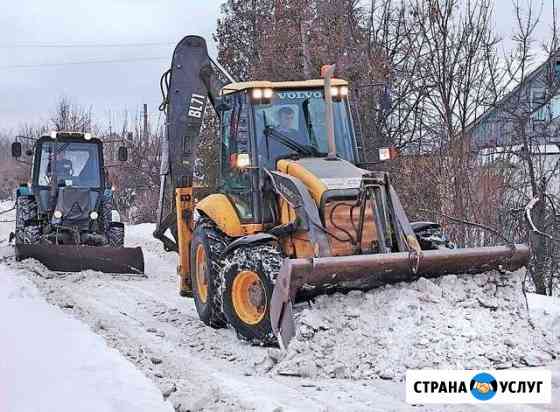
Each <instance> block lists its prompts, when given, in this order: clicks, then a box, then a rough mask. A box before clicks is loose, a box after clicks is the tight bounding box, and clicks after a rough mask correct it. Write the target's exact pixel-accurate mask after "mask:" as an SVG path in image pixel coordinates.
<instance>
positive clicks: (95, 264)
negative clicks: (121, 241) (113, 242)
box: [16, 244, 144, 275]
mask: <svg viewBox="0 0 560 412" xmlns="http://www.w3.org/2000/svg"><path fill="white" fill-rule="evenodd" d="M27 258H33V259H37V260H38V261H39V262H41V263H42V264H43V265H45V266H46V267H47V268H48V269H50V270H53V271H56V272H81V271H82V270H96V271H100V272H104V273H122V274H124V273H126V274H134V275H143V274H144V255H143V253H142V249H141V248H139V247H136V248H129V247H121V248H113V247H103V246H84V245H41V244H37V245H25V244H22V245H16V259H17V260H23V259H27Z"/></svg>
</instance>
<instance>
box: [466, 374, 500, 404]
mask: <svg viewBox="0 0 560 412" xmlns="http://www.w3.org/2000/svg"><path fill="white" fill-rule="evenodd" d="M470 389H471V394H472V396H474V397H475V398H476V399H478V400H479V401H487V400H489V399H492V398H493V397H494V395H496V392H497V391H498V382H497V381H496V378H494V377H493V376H492V375H490V374H489V373H486V372H483V373H479V374H477V375H475V376H474V377H473V378H472V379H471V384H470Z"/></svg>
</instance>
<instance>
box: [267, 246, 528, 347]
mask: <svg viewBox="0 0 560 412" xmlns="http://www.w3.org/2000/svg"><path fill="white" fill-rule="evenodd" d="M528 262H529V248H528V247H527V246H526V245H520V244H518V245H511V246H496V247H479V248H466V249H449V250H441V249H440V250H426V251H421V252H420V253H417V252H415V251H411V252H399V253H387V254H377V255H353V256H340V257H323V258H307V259H301V258H300V259H285V261H284V264H283V265H282V267H281V269H280V273H279V274H278V278H277V279H276V284H275V287H274V291H273V293H272V298H271V305H270V321H271V323H272V330H273V331H274V334H275V335H276V337H277V338H278V342H279V344H280V347H282V348H285V347H286V346H287V345H288V343H289V342H290V340H291V339H292V338H293V337H294V336H295V325H294V319H293V310H292V302H294V301H295V298H296V295H297V293H298V292H299V291H301V290H303V289H305V290H306V292H307V291H310V292H311V293H312V294H319V293H320V292H321V291H324V290H325V289H328V288H329V287H330V288H335V289H336V290H351V289H361V290H368V289H372V288H376V287H379V286H383V285H386V284H390V283H397V282H412V281H414V280H416V279H418V278H419V277H421V276H423V277H425V278H435V277H439V276H443V275H448V274H455V273H460V274H464V273H467V274H477V273H483V272H487V271H490V270H509V271H513V270H516V269H519V268H521V267H522V266H525V265H527V263H528Z"/></svg>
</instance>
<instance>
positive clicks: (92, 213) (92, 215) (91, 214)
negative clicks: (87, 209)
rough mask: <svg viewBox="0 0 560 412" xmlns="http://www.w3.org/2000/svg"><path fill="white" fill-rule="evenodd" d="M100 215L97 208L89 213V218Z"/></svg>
mask: <svg viewBox="0 0 560 412" xmlns="http://www.w3.org/2000/svg"><path fill="white" fill-rule="evenodd" d="M98 217H99V213H97V212H96V211H95V210H94V211H93V212H91V213H90V214H89V218H90V219H91V220H96V219H97V218H98Z"/></svg>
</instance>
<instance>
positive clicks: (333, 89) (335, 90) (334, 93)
mask: <svg viewBox="0 0 560 412" xmlns="http://www.w3.org/2000/svg"><path fill="white" fill-rule="evenodd" d="M331 96H332V97H337V96H338V87H331Z"/></svg>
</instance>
